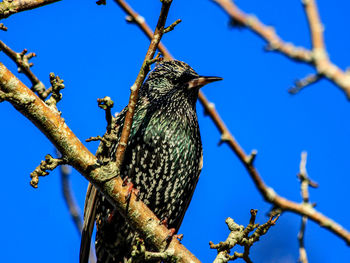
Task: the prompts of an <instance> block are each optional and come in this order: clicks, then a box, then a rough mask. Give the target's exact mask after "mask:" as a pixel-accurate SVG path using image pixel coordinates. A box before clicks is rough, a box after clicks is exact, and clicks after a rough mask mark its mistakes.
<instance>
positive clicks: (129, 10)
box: [114, 0, 172, 59]
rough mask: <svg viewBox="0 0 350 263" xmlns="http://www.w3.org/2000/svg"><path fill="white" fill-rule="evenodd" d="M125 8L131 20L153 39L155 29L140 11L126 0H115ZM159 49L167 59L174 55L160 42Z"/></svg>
mask: <svg viewBox="0 0 350 263" xmlns="http://www.w3.org/2000/svg"><path fill="white" fill-rule="evenodd" d="M114 2H116V3H117V4H118V5H119V6H120V7H121V8H122V9H123V10H124V12H125V13H127V14H128V15H129V16H130V17H131V20H130V21H129V22H132V23H135V24H137V25H138V26H139V27H140V28H141V29H142V31H143V32H144V33H145V34H146V35H147V36H148V38H149V39H152V37H153V31H152V29H151V28H150V27H149V26H148V25H147V23H146V22H145V19H144V18H143V17H142V16H140V15H139V14H138V13H136V12H135V11H134V10H133V9H132V8H131V7H130V6H129V5H128V3H127V2H126V1H124V0H114ZM158 49H159V50H160V52H162V54H163V56H164V58H165V59H171V58H172V56H171V55H170V53H169V51H168V50H167V49H166V47H165V46H164V45H163V44H162V43H159V45H158Z"/></svg>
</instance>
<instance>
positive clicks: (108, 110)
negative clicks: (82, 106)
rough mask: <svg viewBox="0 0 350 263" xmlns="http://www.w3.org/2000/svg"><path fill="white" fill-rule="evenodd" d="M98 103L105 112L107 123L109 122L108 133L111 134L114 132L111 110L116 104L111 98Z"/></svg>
mask: <svg viewBox="0 0 350 263" xmlns="http://www.w3.org/2000/svg"><path fill="white" fill-rule="evenodd" d="M97 103H98V106H99V107H100V108H101V109H103V110H105V113H106V121H107V133H110V132H111V130H112V121H113V116H112V113H111V108H113V106H114V102H113V100H112V99H111V98H110V97H108V96H106V97H104V98H103V99H97Z"/></svg>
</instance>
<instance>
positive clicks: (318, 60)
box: [213, 0, 350, 99]
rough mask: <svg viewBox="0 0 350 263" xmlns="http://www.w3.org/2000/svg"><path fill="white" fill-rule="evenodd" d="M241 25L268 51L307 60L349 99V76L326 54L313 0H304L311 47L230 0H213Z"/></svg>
mask: <svg viewBox="0 0 350 263" xmlns="http://www.w3.org/2000/svg"><path fill="white" fill-rule="evenodd" d="M213 1H214V2H215V3H216V4H218V5H219V6H220V7H221V8H222V9H224V11H225V12H226V13H227V14H228V15H229V16H230V18H231V19H232V20H233V21H235V22H236V23H238V24H239V25H241V26H244V27H247V28H249V29H250V30H251V31H252V32H254V33H256V34H257V35H258V36H260V37H261V38H262V39H263V40H265V41H266V42H267V44H268V46H267V50H270V51H278V52H280V53H281V54H283V55H285V56H287V57H288V58H291V59H294V60H296V61H299V62H305V63H308V64H310V65H312V66H314V67H315V68H316V71H317V74H318V75H320V76H322V77H325V78H327V79H329V80H330V81H332V82H333V83H334V84H335V85H337V86H338V87H339V88H340V89H341V90H342V91H343V92H344V93H345V95H346V96H347V98H348V99H350V75H349V74H347V72H345V71H343V70H341V69H340V68H339V67H338V66H336V65H335V64H333V63H332V62H331V61H330V60H329V58H328V55H327V51H326V49H325V45H324V39H323V26H322V23H321V21H320V17H319V14H318V10H317V5H316V2H315V1H314V0H303V4H304V9H305V12H306V15H307V18H308V21H309V27H310V33H311V39H312V50H311V51H310V50H308V49H305V48H302V47H296V46H294V45H293V44H291V43H286V42H284V41H283V40H282V39H281V38H280V37H279V36H278V35H277V34H276V32H275V30H274V28H272V27H269V26H266V25H264V24H263V23H262V22H261V21H260V20H259V19H258V18H256V17H254V16H252V15H247V14H245V13H244V12H243V11H242V10H240V9H239V8H238V7H237V5H236V4H235V3H234V2H233V1H232V0H213Z"/></svg>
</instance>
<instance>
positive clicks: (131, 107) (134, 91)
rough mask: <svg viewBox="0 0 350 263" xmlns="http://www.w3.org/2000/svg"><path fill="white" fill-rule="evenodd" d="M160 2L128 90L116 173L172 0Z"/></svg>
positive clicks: (117, 152)
mask: <svg viewBox="0 0 350 263" xmlns="http://www.w3.org/2000/svg"><path fill="white" fill-rule="evenodd" d="M161 2H162V9H161V11H160V15H159V19H158V23H157V26H156V29H155V31H154V34H153V36H152V39H151V43H150V46H149V48H148V51H147V54H146V57H145V59H144V61H143V63H142V67H141V69H140V71H139V74H138V76H137V78H136V80H135V83H134V84H133V85H132V86H131V88H130V90H131V94H130V98H129V103H128V111H127V113H126V116H125V121H124V125H123V130H122V133H121V136H120V141H119V143H118V147H117V150H116V165H117V171H119V168H120V166H121V164H122V162H123V159H124V152H125V149H126V145H127V142H128V138H129V134H130V130H131V125H132V120H133V116H134V113H135V107H136V103H137V99H138V92H139V89H140V87H141V85H142V83H143V81H144V80H145V78H146V75H147V73H148V71H149V61H150V60H152V59H153V56H154V54H155V52H156V50H157V47H158V44H159V43H160V40H161V38H162V36H163V34H164V27H165V22H166V18H167V16H168V12H169V8H170V5H171V3H172V0H161Z"/></svg>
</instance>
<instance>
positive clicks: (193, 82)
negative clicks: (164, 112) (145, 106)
mask: <svg viewBox="0 0 350 263" xmlns="http://www.w3.org/2000/svg"><path fill="white" fill-rule="evenodd" d="M218 80H222V78H219V77H206V76H200V75H198V74H197V73H196V72H195V71H194V70H193V69H192V68H191V67H190V66H189V65H188V64H186V63H185V62H182V61H178V60H170V61H164V62H161V63H159V64H158V65H157V66H156V67H155V68H154V69H153V70H152V71H151V72H150V74H149V76H148V78H147V80H146V82H145V83H144V85H143V87H142V89H141V94H140V95H141V96H146V97H147V99H148V100H150V101H155V100H159V99H162V98H164V97H166V96H172V97H173V96H174V95H175V97H178V98H187V99H189V101H190V102H191V103H192V104H193V105H194V104H195V103H196V101H197V98H198V91H199V89H200V88H201V87H203V86H204V85H206V84H208V83H211V82H213V81H218Z"/></svg>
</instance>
